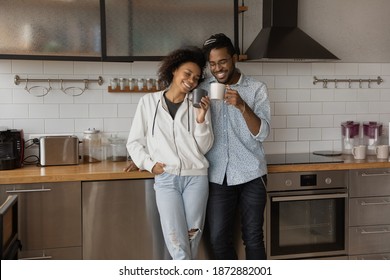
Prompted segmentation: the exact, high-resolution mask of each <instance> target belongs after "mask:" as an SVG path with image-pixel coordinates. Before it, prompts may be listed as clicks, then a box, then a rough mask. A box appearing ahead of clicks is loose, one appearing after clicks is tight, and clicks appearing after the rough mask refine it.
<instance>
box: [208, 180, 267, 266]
mask: <svg viewBox="0 0 390 280" xmlns="http://www.w3.org/2000/svg"><path fill="white" fill-rule="evenodd" d="M266 181H267V176H266V175H264V176H263V177H259V178H257V179H255V180H253V181H250V182H247V183H244V184H241V185H236V186H227V185H226V178H225V181H224V182H223V184H222V185H219V184H215V183H210V190H209V200H208V205H207V221H208V222H207V223H208V227H209V230H210V243H211V249H212V252H213V254H214V258H215V259H219V260H235V259H237V253H236V250H235V249H234V245H233V233H234V222H235V217H236V213H237V211H238V210H239V211H240V220H241V232H242V239H243V241H244V245H245V254H246V259H247V260H264V259H266V253H265V246H264V233H263V223H264V209H265V204H266V200H267V195H266V189H265V184H266Z"/></svg>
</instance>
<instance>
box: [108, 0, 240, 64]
mask: <svg viewBox="0 0 390 280" xmlns="http://www.w3.org/2000/svg"><path fill="white" fill-rule="evenodd" d="M235 8H238V1H237V0H226V1H220V0H197V1H193V0H181V1H176V0H165V1H164V2H163V4H162V2H161V1H160V0H146V1H128V0H116V1H105V21H106V22H105V24H106V25H105V26H106V38H107V42H106V45H107V59H108V60H160V59H161V58H162V57H163V56H165V55H167V54H168V53H169V52H171V51H172V50H173V49H176V48H179V47H182V46H189V45H195V46H199V47H201V46H202V44H203V42H204V41H205V40H206V39H207V38H208V37H210V35H212V34H214V33H221V32H222V33H225V34H226V35H227V36H229V37H230V38H232V40H233V39H234V33H235V32H234V28H235V27H234V26H235V18H237V12H235Z"/></svg>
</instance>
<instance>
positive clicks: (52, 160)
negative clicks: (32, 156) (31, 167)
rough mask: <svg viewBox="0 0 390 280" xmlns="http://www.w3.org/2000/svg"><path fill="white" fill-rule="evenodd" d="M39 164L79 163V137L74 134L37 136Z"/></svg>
mask: <svg viewBox="0 0 390 280" xmlns="http://www.w3.org/2000/svg"><path fill="white" fill-rule="evenodd" d="M39 163H40V165H41V166H49V165H72V164H79V139H78V138H77V136H74V135H64V136H43V137H40V138H39Z"/></svg>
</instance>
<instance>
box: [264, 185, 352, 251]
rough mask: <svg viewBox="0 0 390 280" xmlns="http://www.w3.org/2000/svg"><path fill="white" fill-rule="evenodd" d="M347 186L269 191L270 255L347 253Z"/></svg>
mask: <svg viewBox="0 0 390 280" xmlns="http://www.w3.org/2000/svg"><path fill="white" fill-rule="evenodd" d="M347 204H348V194H347V190H346V189H339V190H322V191H292V192H275V193H268V203H267V236H268V238H267V257H268V259H299V258H322V257H329V256H335V257H336V256H343V255H344V256H345V255H347V248H346V247H347V244H348V243H347V240H346V239H347V214H348V213H347V211H348V205H347Z"/></svg>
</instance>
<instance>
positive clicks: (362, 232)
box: [361, 228, 390, 234]
mask: <svg viewBox="0 0 390 280" xmlns="http://www.w3.org/2000/svg"><path fill="white" fill-rule="evenodd" d="M378 233H390V230H387V229H385V228H384V229H382V230H373V231H366V230H364V229H362V230H361V234H378Z"/></svg>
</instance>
